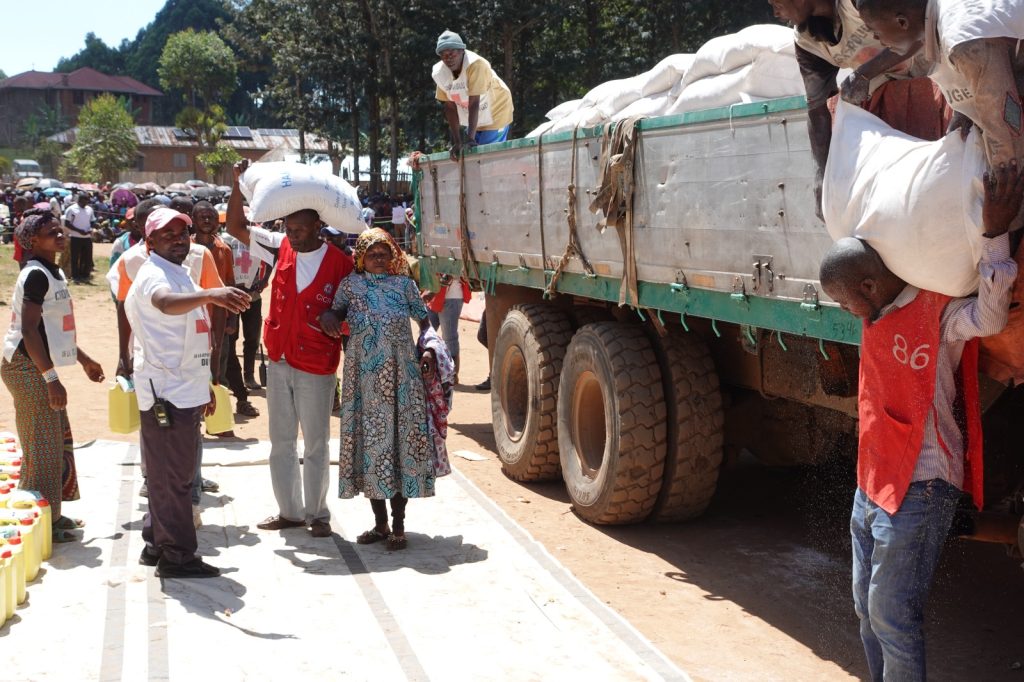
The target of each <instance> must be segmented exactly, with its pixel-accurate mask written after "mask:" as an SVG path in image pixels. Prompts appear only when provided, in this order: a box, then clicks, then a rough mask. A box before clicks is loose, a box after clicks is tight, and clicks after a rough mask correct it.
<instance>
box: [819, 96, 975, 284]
mask: <svg viewBox="0 0 1024 682" xmlns="http://www.w3.org/2000/svg"><path fill="white" fill-rule="evenodd" d="M985 168H986V161H985V153H984V150H983V149H982V145H981V141H980V136H979V135H978V132H977V129H976V128H975V129H974V130H973V131H971V135H970V136H969V137H968V138H967V140H966V142H965V141H964V140H961V139H960V134H959V133H954V134H950V135H947V136H946V137H944V138H943V139H941V140H938V141H936V142H924V141H922V140H918V139H917V138H915V137H911V136H909V135H906V134H904V133H901V132H899V131H897V130H894V129H893V128H891V127H890V126H889V125H888V124H886V123H885V122H884V121H882V120H881V119H879V118H878V117H876V116H874V115H872V114H869V113H868V112H867V111H864V110H863V109H861V108H860V107H856V106H853V105H850V104H847V103H845V102H840V103H839V108H838V110H837V111H836V118H835V127H834V130H833V133H832V145H831V148H830V150H829V156H828V164H827V166H826V167H825V183H824V186H823V189H822V211H823V213H824V216H825V224H826V225H827V226H828V232H829V234H830V235H831V236H832V238H833V239H837V240H838V239H841V238H843V237H860V238H861V239H864V240H865V241H867V243H868V244H870V245H871V246H872V247H874V249H875V250H876V251H878V254H879V255H880V256H881V257H882V260H883V261H884V262H885V264H886V266H887V267H888V268H889V269H890V270H892V271H893V272H894V273H895V274H896V275H897V276H898V277H900V278H901V279H903V280H904V281H906V282H908V283H909V284H913V285H914V286H916V287H919V288H921V289H927V290H929V291H936V292H938V293H940V294H945V295H947V296H954V297H959V296H967V295H969V294H971V293H972V292H974V291H975V290H977V288H978V262H979V261H980V259H981V251H982V241H983V239H984V237H983V236H982V233H983V232H984V223H983V221H982V216H981V211H982V202H983V200H984V186H983V184H982V182H983V181H982V178H983V175H984V172H985Z"/></svg>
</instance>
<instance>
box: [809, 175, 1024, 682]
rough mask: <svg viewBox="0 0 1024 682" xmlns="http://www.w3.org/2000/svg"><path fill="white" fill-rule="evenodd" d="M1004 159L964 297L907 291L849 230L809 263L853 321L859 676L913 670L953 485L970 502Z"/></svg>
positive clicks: (1010, 212)
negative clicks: (972, 288)
mask: <svg viewBox="0 0 1024 682" xmlns="http://www.w3.org/2000/svg"><path fill="white" fill-rule="evenodd" d="M1022 193H1024V173H1020V172H1018V168H1017V166H1016V164H1010V165H1009V166H1006V165H1004V166H1000V168H999V169H998V170H997V171H996V172H995V173H992V174H986V176H985V203H984V209H983V218H984V223H985V230H986V231H985V237H986V240H985V244H984V248H983V251H982V256H981V262H980V264H979V265H978V273H979V275H980V287H979V290H978V296H977V298H961V299H951V298H949V297H948V296H943V295H941V294H937V293H934V292H931V291H921V290H919V289H917V288H916V287H913V286H910V285H908V284H907V283H906V282H904V281H903V280H901V279H900V278H898V277H897V276H896V275H895V274H893V273H892V272H891V271H890V270H889V269H888V268H887V267H886V266H885V264H884V263H883V262H882V259H881V257H879V255H878V253H877V252H876V251H875V250H874V249H872V248H871V247H870V246H869V245H868V244H867V243H866V242H863V241H861V240H859V239H854V238H846V239H841V240H840V241H838V242H837V243H836V244H834V245H833V246H832V248H831V249H829V251H828V253H827V254H826V255H825V258H824V259H823V260H822V263H821V274H820V277H821V286H822V288H823V289H824V290H825V292H826V293H827V294H828V295H829V296H830V297H832V299H833V300H835V301H836V302H837V303H839V304H840V306H842V308H843V310H846V311H848V312H850V313H852V314H854V315H856V316H857V317H859V318H861V320H863V331H862V338H861V361H860V387H859V395H858V411H859V417H860V442H859V445H858V455H857V493H856V495H855V496H854V501H853V513H852V515H851V518H850V531H851V534H852V536H853V601H854V607H855V609H856V611H857V616H858V617H859V618H860V636H861V640H862V641H863V643H864V651H865V653H866V655H867V660H868V668H869V670H870V674H871V679H872V680H883V679H886V680H922V681H923V680H924V679H925V654H924V633H923V630H922V625H923V621H924V602H925V599H926V597H927V595H928V591H929V589H930V588H931V582H932V576H933V574H934V572H935V566H936V564H937V563H938V560H939V555H940V554H941V552H942V546H943V544H944V542H945V539H946V535H947V534H948V532H949V528H950V524H951V523H952V520H953V513H954V512H955V511H956V508H957V505H958V503H959V500H960V497H961V494H962V491H964V490H966V491H967V492H969V493H970V494H971V495H972V497H973V500H974V504H975V505H976V506H977V507H978V508H979V509H980V508H981V506H982V504H983V499H982V490H983V488H982V475H983V466H982V464H983V463H982V439H981V407H980V404H979V400H978V378H977V377H978V374H977V361H978V342H977V339H978V338H979V337H983V336H989V335H992V334H996V333H998V332H999V331H1000V330H1001V329H1002V328H1003V326H1004V325H1005V324H1006V319H1007V311H1008V309H1009V303H1010V291H1011V287H1012V286H1013V282H1014V279H1015V277H1016V274H1017V267H1016V264H1015V263H1014V261H1013V259H1012V258H1011V257H1010V241H1009V237H1008V236H1007V231H1008V230H1009V227H1010V223H1011V222H1012V221H1013V219H1014V217H1015V216H1016V215H1017V212H1018V211H1019V210H1020V206H1021V199H1022Z"/></svg>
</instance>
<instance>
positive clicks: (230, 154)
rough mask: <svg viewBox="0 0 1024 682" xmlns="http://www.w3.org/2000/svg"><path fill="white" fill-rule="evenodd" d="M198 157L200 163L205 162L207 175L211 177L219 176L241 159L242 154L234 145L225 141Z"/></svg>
mask: <svg viewBox="0 0 1024 682" xmlns="http://www.w3.org/2000/svg"><path fill="white" fill-rule="evenodd" d="M198 158H199V163H201V164H203V168H205V169H206V173H207V175H208V176H209V177H210V178H217V177H219V176H221V175H223V174H224V173H225V172H226V171H227V170H228V169H229V168H231V167H232V166H234V165H235V164H236V163H238V162H239V161H241V160H242V155H241V154H239V153H238V152H237V151H236V150H235V148H234V147H232V146H230V145H228V144H226V143H224V142H218V143H217V145H216V146H215V147H214V148H213V150H212V151H209V152H206V153H205V154H200V155H199V156H198Z"/></svg>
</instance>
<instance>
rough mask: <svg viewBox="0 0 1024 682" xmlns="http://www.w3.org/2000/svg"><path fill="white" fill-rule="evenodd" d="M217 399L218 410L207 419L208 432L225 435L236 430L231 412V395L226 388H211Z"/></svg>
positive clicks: (218, 386) (217, 386)
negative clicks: (226, 432)
mask: <svg viewBox="0 0 1024 682" xmlns="http://www.w3.org/2000/svg"><path fill="white" fill-rule="evenodd" d="M210 390H212V391H213V395H214V397H215V398H216V399H217V409H216V410H215V411H214V413H213V414H211V415H209V416H208V417H206V432H207V433H209V434H214V433H224V432H225V431H231V430H232V429H234V428H235V418H234V416H233V414H232V411H231V394H230V393H228V389H227V388H226V387H224V386H220V385H216V386H210Z"/></svg>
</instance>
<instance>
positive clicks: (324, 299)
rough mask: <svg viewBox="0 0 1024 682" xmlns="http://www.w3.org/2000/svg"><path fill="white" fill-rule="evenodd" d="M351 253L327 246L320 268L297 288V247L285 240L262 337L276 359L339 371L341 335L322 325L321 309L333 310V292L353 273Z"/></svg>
mask: <svg viewBox="0 0 1024 682" xmlns="http://www.w3.org/2000/svg"><path fill="white" fill-rule="evenodd" d="M352 269H353V264H352V257H351V256H348V255H347V254H345V252H343V251H342V250H341V249H338V248H337V247H335V246H333V245H331V244H328V245H327V253H325V254H324V259H323V262H322V263H320V269H319V270H317V273H316V277H314V278H313V281H312V282H311V283H310V285H309V286H308V287H306V288H305V289H303V290H302V291H301V292H299V291H296V283H295V276H296V266H295V251H293V250H292V247H291V244H289V243H288V240H287V239H286V240H284V242H282V244H281V251H280V258H279V259H278V261H277V272H275V273H274V281H273V284H272V287H271V299H270V313H269V314H268V315H267V319H266V320H265V321H264V323H263V341H264V343H266V344H267V355H269V356H270V359H271V360H273V361H274V362H279V361H280V360H281V358H282V357H283V358H285V359H286V360H287V362H288V364H289V365H291V366H292V367H294V368H295V369H298V370H302V371H303V372H309V373H310V374H321V375H323V374H334V373H335V372H336V371H337V370H338V363H339V361H340V360H341V339H340V338H339V339H333V338H331V337H330V336H327V334H324V332H323V331H322V330H321V329H320V320H319V318H320V313H322V312H324V311H325V310H329V309H330V308H331V304H332V303H333V302H334V292H335V291H336V290H337V288H338V283H339V282H341V280H342V279H344V278H345V277H346V276H348V274H349V273H350V272H352Z"/></svg>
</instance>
